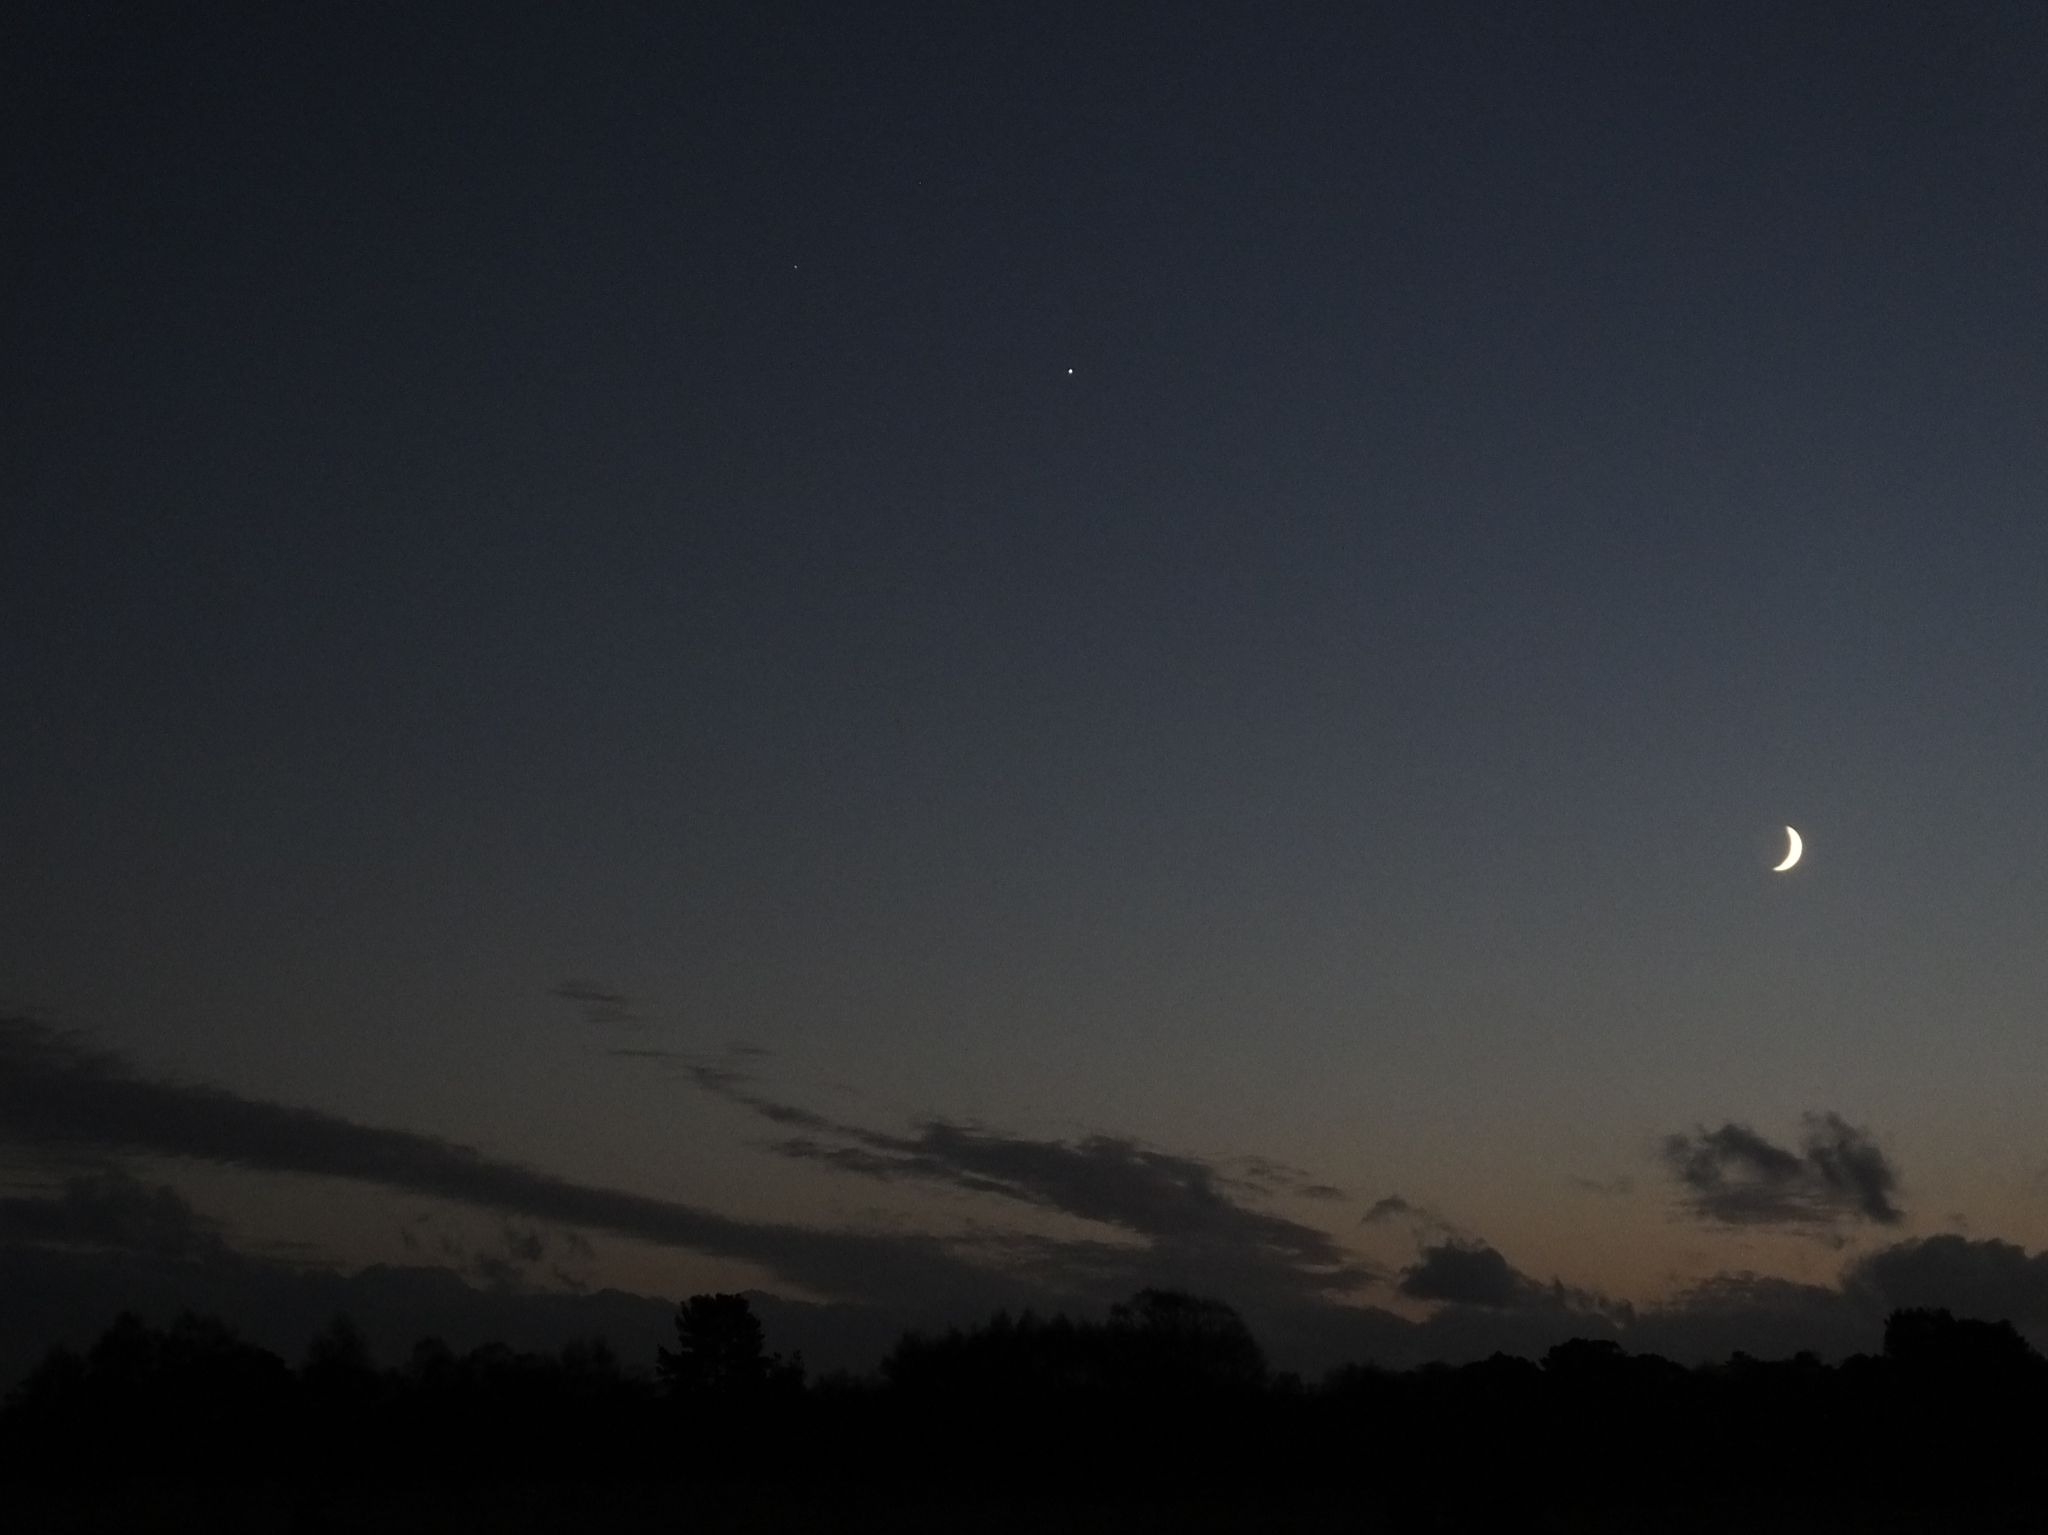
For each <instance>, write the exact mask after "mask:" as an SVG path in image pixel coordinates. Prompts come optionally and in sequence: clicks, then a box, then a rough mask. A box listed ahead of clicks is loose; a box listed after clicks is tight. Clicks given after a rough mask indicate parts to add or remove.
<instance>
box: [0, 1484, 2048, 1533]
mask: <svg viewBox="0 0 2048 1535" xmlns="http://www.w3.org/2000/svg"><path fill="white" fill-rule="evenodd" d="M1475 1474H1476V1473H1475ZM8 1503H9V1517H8V1520H7V1525H8V1528H9V1529H12V1530H20V1531H23V1532H24V1535H28V1532H34V1535H41V1532H45V1531H48V1532H63V1535H117V1532H120V1535H129V1532H133V1535H158V1532H164V1535H168V1532H172V1531H178V1532H185V1531H195V1532H196V1531H207V1532H217V1535H272V1532H277V1535H312V1532H327V1535H373V1532H374V1535H458V1532H459V1535H540V1532H543V1531H546V1532H553V1531H563V1532H568V1531H588V1532H591V1535H608V1532H613V1531H619V1532H626V1531H633V1532H639V1531H675V1532H679V1535H681V1532H688V1535H808V1532H812V1531H819V1532H832V1531H845V1532H848V1535H884V1532H887V1535H956V1532H959V1535H971V1532H973V1535H1041V1532H1044V1535H1054V1532H1058V1535H1126V1532H1130V1535H1236V1532H1247V1535H1250V1532H1259V1535H1352V1532H1358V1535H1373V1532H1378V1531H1387V1532H1400V1535H1407V1532H1451V1531H1467V1530H1471V1531H1481V1530H1485V1531H1495V1530H1498V1531H1515V1532H1527V1535H1808V1532H1813V1535H1836V1532H1840V1535H1852V1532H1855V1535H1936V1532H1943V1535H1946V1532H1954V1535H1966V1532H1980V1531H1981V1532H1986V1535H2007V1532H2012V1535H2017V1532H2021V1531H2027V1532H2037V1531H2042V1530H2048V1504H2043V1503H2037V1504H2023V1503H2017V1502H2012V1503H1969V1504H1964V1505H1958V1504H1955V1503H1943V1502H1939V1501H1933V1502H1929V1501H1919V1502H1915V1503H1911V1504H1903V1505H1900V1506H1896V1507H1890V1508H1886V1507H1880V1506H1870V1505H1863V1506H1856V1507H1844V1506H1841V1505H1839V1504H1830V1503H1826V1502H1819V1501H1813V1500H1785V1501H1781V1502H1777V1503H1771V1504H1764V1503H1756V1502H1749V1501H1732V1502H1728V1503H1725V1504H1722V1505H1720V1506H1718V1507H1685V1506H1680V1505H1677V1504H1674V1503H1670V1502H1665V1501H1662V1500H1655V1499H1652V1500H1649V1501H1646V1502H1643V1503H1633V1504H1627V1505H1617V1506H1613V1507H1606V1508H1598V1509H1585V1508H1580V1509H1572V1508H1569V1507H1557V1508H1543V1507H1537V1506H1533V1505H1531V1504H1529V1503H1526V1502H1518V1501H1517V1500H1515V1499H1514V1498H1512V1497H1505V1498H1501V1499H1492V1498H1478V1499H1470V1498H1468V1499H1462V1500H1460V1499H1445V1500H1441V1501H1436V1500H1430V1499H1426V1498H1423V1499H1394V1500H1375V1499H1372V1498H1368V1497H1356V1498H1348V1499H1346V1498H1337V1497H1333V1496H1313V1497H1299V1498H1287V1497H1282V1496H1278V1495H1273V1496H1269V1497H1266V1498H1262V1499H1237V1500H1224V1501H1216V1500H1207V1499H1204V1500H1193V1501H1174V1500H1157V1499H1153V1500H1145V1499H1126V1498H1086V1499H1074V1500H1065V1499H1044V1500H1030V1501H1025V1502H1021V1503H1020V1502H1015V1501H1007V1502H1006V1501H991V1500H989V1499H986V1498H978V1497H975V1496H973V1495H972V1494H968V1493H949V1494H946V1495H944V1496H936V1497H930V1498H917V1497H909V1498H901V1499H890V1500H882V1501H868V1502H847V1501H835V1500H831V1499H820V1498H817V1497H812V1496H803V1495H793V1494H778V1493H775V1492H772V1491H763V1492H760V1493H757V1494H754V1495H751V1496H749V1497H745V1498H719V1499H703V1498H691V1497H679V1496H678V1495H677V1493H676V1492H675V1490H674V1489H672V1488H663V1487H658V1486H648V1485H634V1486H618V1487H591V1486H569V1485H559V1484H558V1485H534V1486H520V1485H503V1486H464V1487H440V1488H431V1487H428V1488H422V1487H409V1488H381V1489H375V1488H360V1489H354V1490H348V1491H331V1492H325V1493H308V1492H306V1491H304V1490H301V1489H297V1488H292V1487H284V1486H260V1485H258V1486H246V1487H219V1486H216V1487H208V1488H193V1487H178V1486H149V1485H140V1484H138V1485H121V1486H112V1487H106V1488H102V1489H99V1490H97V1491H85V1490H74V1491H57V1490H53V1489H39V1490H34V1491H31V1492H30V1493H29V1494H28V1496H27V1497H26V1499H25V1500H21V1499H17V1498H15V1497H14V1496H12V1495H10V1496H9V1498H8Z"/></svg>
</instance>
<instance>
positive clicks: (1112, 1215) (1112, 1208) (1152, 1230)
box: [689, 1063, 1376, 1290]
mask: <svg viewBox="0 0 2048 1535" xmlns="http://www.w3.org/2000/svg"><path fill="white" fill-rule="evenodd" d="M689 1074H690V1077H691V1079H692V1080H693V1081H694V1082H695V1083H696V1085H697V1086H698V1087H700V1088H702V1089H704V1090H705V1091H706V1092H710V1093H714V1094H716V1095H718V1096H719V1097H722V1098H725V1099H727V1100H728V1101H730V1102H733V1103H738V1104H741V1105H743V1106H745V1107H746V1108H749V1109H751V1110H753V1111H754V1112H755V1113H756V1114H759V1115H760V1116H761V1117H762V1118H764V1119H766V1120H768V1121H770V1122H771V1123H773V1124H777V1125H785V1126H795V1127H798V1128H801V1129H804V1130H806V1131H808V1132H810V1133H809V1134H807V1135H802V1136H792V1137H787V1138H784V1139H782V1140H779V1141H775V1142H773V1143H771V1144H770V1146H769V1148H768V1149H770V1150H772V1151H775V1152H776V1153H778V1154H779V1155H782V1156H786V1157H792V1158H796V1159H799V1160H803V1161H810V1162H817V1163H821V1164H823V1165H825V1166H828V1167H831V1168H833V1169H835V1170H837V1171H839V1172H843V1173H850V1174H853V1175H856V1176H859V1177H864V1178H873V1179H878V1180H881V1181H883V1182H916V1183H924V1184H933V1185H940V1186H945V1187H951V1188H955V1189H960V1190H963V1191H965V1192H968V1193H974V1194H988V1195H995V1196H998V1197H1001V1198H1006V1199H1011V1200H1016V1201H1019V1202H1021V1203H1024V1204H1030V1205H1036V1206H1038V1207H1040V1208H1043V1209H1050V1210H1057V1211H1059V1212H1061V1213H1063V1214H1066V1215H1072V1216H1077V1217H1079V1218H1081V1219H1083V1220H1091V1221H1099V1222H1101V1223H1103V1224H1105V1225H1109V1226H1114V1227H1117V1228H1119V1229H1121V1230H1123V1231H1127V1232H1130V1233H1132V1234H1133V1235H1136V1236H1140V1237H1144V1238H1146V1239H1148V1240H1149V1241H1150V1242H1152V1243H1153V1244H1154V1246H1155V1247H1156V1248H1157V1249H1159V1250H1160V1251H1162V1252H1166V1251H1172V1252H1175V1253H1182V1254H1184V1253H1187V1252H1189V1251H1191V1250H1200V1251H1203V1252H1208V1253H1217V1254H1220V1253H1223V1252H1226V1251H1228V1252H1234V1253H1236V1254H1239V1255H1252V1256H1253V1257H1254V1258H1255V1259H1256V1258H1258V1257H1261V1256H1262V1257H1263V1258H1264V1259H1265V1260H1267V1261H1269V1262H1271V1263H1275V1264H1278V1265H1282V1266H1284V1267H1285V1268H1286V1270H1287V1271H1288V1272H1287V1274H1286V1276H1285V1279H1286V1283H1287V1285H1288V1287H1290V1288H1296V1287H1305V1288H1309V1289H1317V1288H1326V1289H1331V1290H1351V1289H1357V1288H1359V1287H1361V1286H1363V1285H1364V1284H1366V1283H1368V1282H1370V1281H1371V1279H1373V1278H1374V1277H1376V1276H1375V1273H1374V1271H1373V1270H1372V1269H1370V1268H1369V1267H1367V1266H1366V1265H1363V1264H1361V1263H1359V1262H1358V1261H1357V1259H1356V1258H1355V1257H1354V1256H1353V1255H1352V1254H1351V1253H1349V1252H1348V1251H1346V1250H1345V1249H1344V1248H1343V1246H1342V1245H1341V1244H1339V1243H1338V1241H1337V1240H1336V1238H1334V1237H1332V1236H1331V1235H1330V1234H1329V1233H1328V1232H1326V1231H1322V1230H1319V1229H1317V1228H1316V1227H1313V1226H1308V1225H1304V1224H1302V1223H1300V1222H1298V1221H1291V1220H1288V1219H1286V1218H1285V1217H1284V1216H1279V1215H1274V1214H1272V1213H1270V1212H1268V1211H1263V1210H1258V1209H1254V1208H1253V1207H1252V1206H1251V1205H1249V1204H1247V1203H1246V1202H1245V1201H1244V1200H1243V1199H1242V1198H1240V1197H1238V1195H1239V1193H1240V1191H1243V1190H1244V1189H1245V1188H1246V1186H1247V1185H1246V1180H1243V1179H1239V1178H1234V1177H1232V1176H1230V1175H1229V1174H1228V1173H1226V1172H1225V1171H1224V1170H1223V1169H1222V1168H1220V1167H1219V1166H1218V1165H1217V1164H1214V1163H1211V1162H1208V1161H1204V1160H1203V1159H1201V1158H1199V1157H1191V1156H1184V1155H1180V1154H1177V1153H1173V1152H1166V1151H1160V1150H1157V1149H1155V1148H1152V1147H1148V1146H1145V1145H1142V1144H1140V1143H1139V1142H1137V1141H1134V1140H1130V1139H1127V1138H1125V1137H1122V1136H1114V1135H1092V1136H1087V1137H1084V1138H1083V1139H1081V1140H1078V1141H1058V1140H1046V1139H1039V1138H1034V1137H1029V1136H1018V1135H1004V1134H999V1133H995V1132H992V1131H988V1130H985V1129H981V1128H978V1127H975V1126H969V1125H961V1124H955V1123H953V1122H951V1121H948V1120H943V1119H932V1120H927V1121H925V1122H924V1123H923V1124H921V1125H919V1126H918V1127H917V1129H916V1131H915V1133H913V1134H910V1135H895V1134H889V1133H885V1132H882V1131H877V1130H870V1129H867V1128H865V1127H863V1126H860V1125H854V1124H848V1123H846V1122H845V1121H843V1120H836V1119H831V1118H829V1117H827V1116H825V1115H822V1114H817V1113H814V1112H812V1111H811V1110H809V1109H804V1108H798V1107H795V1106H794V1105H791V1104H787V1103H782V1102H779V1101H777V1100H775V1099H773V1098H770V1097H768V1096H766V1095H765V1094H763V1093H761V1092H759V1091H757V1090H756V1089H755V1087H754V1085H753V1079H752V1078H751V1077H749V1076H747V1075H746V1074H744V1073H741V1072H737V1071H734V1070H732V1069H731V1068H729V1067H724V1066H720V1065H716V1064H710V1063H698V1064H696V1065H693V1066H691V1067H690V1068H689ZM1237 1165H1239V1166H1249V1168H1250V1170H1251V1172H1252V1174H1253V1178H1254V1180H1255V1182H1254V1183H1253V1184H1252V1187H1258V1186H1260V1185H1268V1186H1270V1185H1274V1184H1285V1185H1292V1184H1294V1183H1296V1182H1297V1181H1298V1180H1300V1179H1304V1178H1306V1177H1307V1176H1308V1175H1307V1174H1306V1173H1304V1172H1302V1171H1301V1170H1300V1169H1298V1168H1291V1167H1288V1166H1286V1165H1285V1164H1283V1163H1277V1162H1272V1161H1268V1160H1265V1159H1263V1158H1257V1157H1251V1158H1240V1159H1239V1161H1238V1164H1237ZM1274 1277H1275V1278H1279V1277H1280V1276H1279V1275H1277V1274H1276V1275H1275V1276H1274Z"/></svg>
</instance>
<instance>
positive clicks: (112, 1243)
mask: <svg viewBox="0 0 2048 1535" xmlns="http://www.w3.org/2000/svg"><path fill="white" fill-rule="evenodd" d="M0 1242H21V1243H32V1244H36V1245H54V1246H62V1247H85V1248H98V1249H107V1250H111V1251H116V1252H127V1253H141V1254H146V1255H148V1256H151V1257H157V1258H170V1259H177V1260H182V1261H195V1262H196V1261H206V1260H211V1259H218V1258H220V1257H223V1256H224V1255H226V1253H227V1252H228V1246H227V1243H226V1241H225V1240H224V1239H223V1238H222V1236H221V1233H220V1228H219V1226H218V1224H217V1223H216V1222H213V1221H210V1220H207V1219H206V1218H205V1217H203V1216H201V1215H200V1214H199V1212H198V1211H196V1210H195V1209H193V1208H192V1205H191V1204H190V1203H189V1202H188V1201H187V1200H186V1199H185V1197H184V1196H183V1195H181V1194H179V1193H178V1192H177V1191H176V1190H175V1189H172V1188H169V1187H167V1186H164V1185H161V1184H159V1185H156V1186H153V1187H152V1186H151V1185H148V1184H145V1183H143V1182H141V1181H140V1180H138V1179H136V1178H134V1177H132V1176H130V1175H129V1174H128V1173H127V1172H125V1171H123V1170H122V1169H120V1168H113V1167H109V1168H105V1169H102V1170H100V1171H97V1172H93V1173H88V1174H83V1175H80V1176H78V1177H74V1178H68V1179H66V1180H65V1181H64V1183H63V1184H62V1186H61V1187H60V1188H58V1189H57V1190H56V1191H55V1192H54V1193H52V1194H48V1195H44V1196H41V1197H34V1196H31V1197H26V1198H9V1199H0Z"/></svg>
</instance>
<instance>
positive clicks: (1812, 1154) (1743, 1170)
mask: <svg viewBox="0 0 2048 1535" xmlns="http://www.w3.org/2000/svg"><path fill="white" fill-rule="evenodd" d="M1663 1158H1664V1162H1665V1165H1666V1166H1667V1167H1668V1168H1669V1169H1670V1171H1671V1173H1672V1175H1673V1176H1674V1177H1675V1178H1677V1180H1678V1182H1679V1184H1680V1186H1681V1188H1682V1189H1683V1191H1684V1200H1685V1203H1686V1205H1687V1207H1688V1208H1689V1209H1690V1210H1691V1211H1692V1213H1693V1214H1694V1215H1696V1216H1698V1217H1700V1218H1701V1219H1703V1220H1710V1221H1716V1222H1719V1223H1721V1224H1723V1225H1731V1226H1742V1225H1782V1226H1802V1227H1823V1226H1828V1225H1833V1224H1835V1223H1837V1222H1840V1221H1843V1220H1867V1221H1872V1222H1875V1223H1877V1224H1879V1225H1885V1226H1890V1225H1896V1224H1897V1223H1898V1222H1899V1221H1900V1220H1902V1219H1904V1212H1902V1211H1901V1210H1900V1209H1899V1208H1898V1206H1897V1205H1896V1204H1894V1203H1893V1201H1892V1196H1893V1194H1894V1193H1895V1192H1896V1191H1897V1189H1898V1183H1899V1179H1898V1173H1897V1171H1896V1170H1895V1169H1894V1168H1893V1167H1892V1165H1891V1163H1890V1162H1889V1161H1888V1160H1887V1159H1886V1157H1885V1154H1884V1152H1883V1151H1882V1150H1880V1149H1879V1148H1878V1146H1877V1144H1876V1143H1875V1142H1874V1141H1872V1140H1871V1139H1870V1136H1869V1135H1868V1133H1867V1132H1865V1131H1863V1130H1860V1129H1858V1128H1856V1127H1855V1126H1853V1125H1851V1124H1849V1123H1847V1122H1846V1121H1845V1120H1844V1119H1843V1118H1842V1117H1841V1116H1840V1115H1839V1114H1808V1115H1807V1116H1806V1119H1805V1133H1804V1136H1803V1138H1802V1141H1801V1144H1800V1149H1799V1150H1798V1151H1796V1152H1795V1151H1789V1150H1787V1149H1786V1148H1784V1147H1782V1146H1777V1145H1774V1144H1773V1143H1772V1142H1770V1141H1768V1140H1766V1139H1764V1137H1762V1136H1761V1135H1758V1134H1757V1133H1756V1132H1755V1131H1754V1130H1751V1129H1750V1128H1749V1127H1748V1126H1746V1125H1738V1124H1734V1123H1729V1124H1724V1125H1722V1126H1721V1128H1720V1129H1718V1130H1707V1129H1704V1128H1702V1129H1700V1130H1698V1131H1695V1132H1694V1133H1693V1134H1691V1135H1673V1136H1670V1137H1668V1138H1667V1139H1666V1140H1665V1142H1664V1147H1663Z"/></svg>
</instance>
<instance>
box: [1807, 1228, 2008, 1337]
mask: <svg viewBox="0 0 2048 1535" xmlns="http://www.w3.org/2000/svg"><path fill="white" fill-rule="evenodd" d="M1844 1288H1845V1289H1846V1290H1848V1291H1849V1292H1850V1293H1851V1294H1856V1295H1862V1296H1866V1297H1868V1298H1869V1300H1870V1301H1871V1303H1872V1304H1873V1305H1874V1306H1878V1307H1883V1308H1887V1309H1889V1308H1894V1307H1900V1306H1946V1307H1947V1308H1949V1309H1950V1310H1952V1311H1954V1312H1956V1313H1958V1314H1959V1315H1963V1316H1971V1317H1976V1318H1979V1319H1981V1320H1984V1321H1993V1322H1997V1321H2006V1322H2011V1323H2012V1324H2013V1325H2014V1326H2015V1327H2018V1328H2019V1329H2020V1330H2021V1331H2022V1332H2027V1331H2032V1332H2034V1333H2036V1334H2037V1335H2038V1334H2040V1333H2043V1332H2048V1251H2044V1252H2038V1253H2032V1254H2030V1253H2028V1252H2027V1251H2026V1249H2024V1248H2022V1247H2016V1246H2014V1245H2013V1244H2012V1243H2011V1242H2001V1241H1999V1240H1998V1239H1997V1238H1995V1237H1986V1238H1981V1239H1977V1240H1972V1239H1971V1238H1969V1237H1962V1236H1952V1235H1943V1236H1932V1237H1922V1238H1920V1239H1918V1240H1916V1241H1908V1242H1900V1243H1897V1244H1895V1245H1894V1246H1891V1247H1887V1248H1883V1249H1881V1250H1880V1251H1878V1252H1874V1253H1870V1254H1868V1255H1866V1256H1864V1257H1862V1258H1859V1259H1857V1260H1855V1261H1854V1262H1853V1263H1851V1264H1850V1265H1849V1268H1848V1271H1847V1273H1846V1275H1845V1276H1844Z"/></svg>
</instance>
